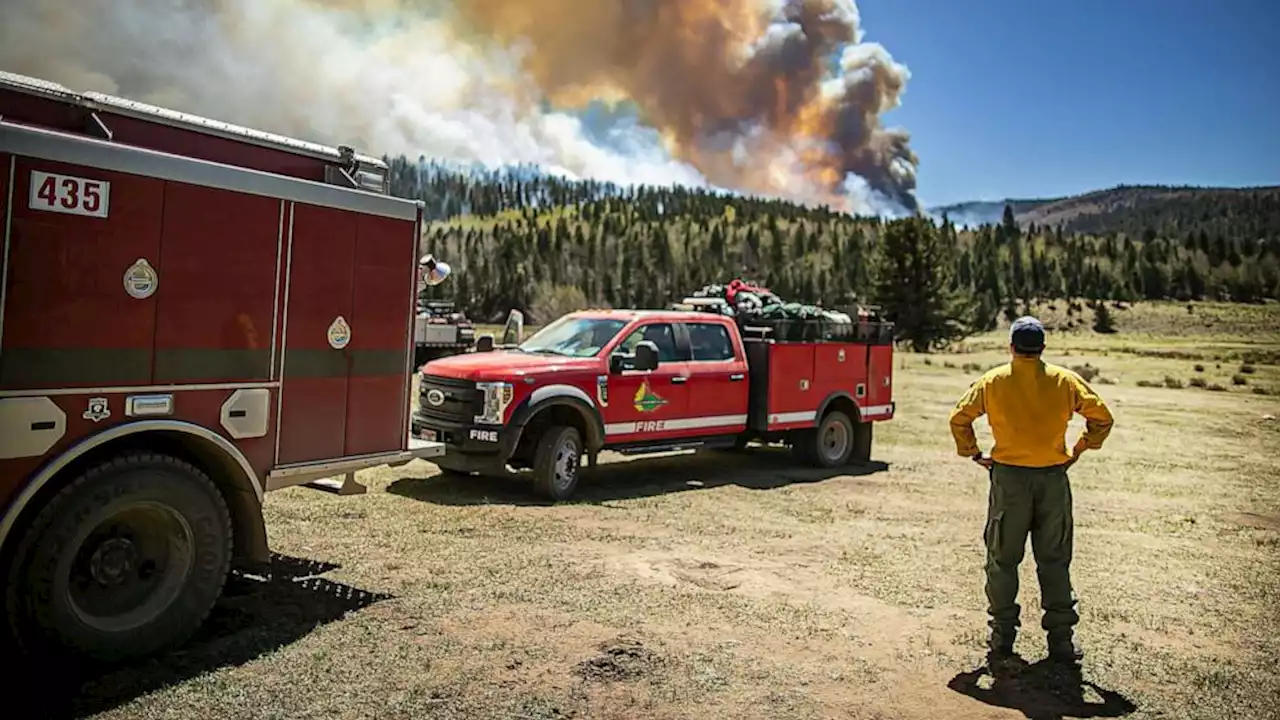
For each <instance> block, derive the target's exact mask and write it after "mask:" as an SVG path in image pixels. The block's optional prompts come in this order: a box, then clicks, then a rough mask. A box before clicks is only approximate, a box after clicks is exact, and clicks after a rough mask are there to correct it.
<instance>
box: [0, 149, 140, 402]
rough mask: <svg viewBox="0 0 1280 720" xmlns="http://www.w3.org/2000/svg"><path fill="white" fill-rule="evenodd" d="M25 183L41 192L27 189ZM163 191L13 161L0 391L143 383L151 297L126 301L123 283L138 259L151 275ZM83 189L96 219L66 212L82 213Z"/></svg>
mask: <svg viewBox="0 0 1280 720" xmlns="http://www.w3.org/2000/svg"><path fill="white" fill-rule="evenodd" d="M42 173H43V175H42ZM33 177H34V178H35V181H36V182H38V183H39V184H40V186H39V187H36V188H34V189H33V188H32V182H33ZM93 183H97V185H91V184H93ZM108 184H109V185H108ZM164 185H165V184H164V181H162V180H157V179H154V178H148V177H141V176H138V175H130V174H125V173H121V172H114V171H109V170H103V169H98V168H92V167H85V166H80V165H70V164H66V163H62V162H51V161H48V160H34V159H30V158H25V157H18V158H17V162H16V164H15V177H14V187H13V197H14V202H13V208H12V217H11V221H10V227H9V238H8V252H7V255H8V262H7V266H6V268H5V293H4V300H5V302H4V321H3V326H0V327H2V330H3V335H2V336H0V390H20V389H30V388H68V387H104V386H119V385H146V384H148V383H149V382H150V381H151V374H152V340H153V336H154V330H155V313H156V296H154V295H152V296H150V297H143V298H141V299H135V298H133V297H130V296H129V295H128V294H127V293H126V292H125V284H124V278H125V274H126V271H128V270H129V268H130V267H131V266H133V265H134V264H135V262H136V261H138V260H144V261H146V262H147V263H150V264H151V265H152V266H153V267H155V268H158V267H159V261H160V238H161V221H162V217H163V207H164ZM91 186H92V187H94V188H96V189H97V190H98V192H100V197H101V198H102V199H101V200H100V201H99V202H100V203H101V204H100V205H99V206H97V207H98V209H99V210H100V214H99V215H98V216H93V215H84V214H79V215H77V214H70V213H69V212H66V211H65V205H71V206H72V207H73V208H75V209H78V210H81V211H83V210H84V208H85V205H84V204H83V202H82V200H80V199H77V196H79V195H80V194H82V192H83V191H84V189H85V188H88V187H91ZM108 190H109V192H108ZM50 193H54V195H50ZM40 196H43V197H44V198H45V199H41V197H40ZM32 206H36V207H37V208H42V209H33V208H32ZM51 207H52V209H51ZM58 210H63V211H62V212H59V211H58Z"/></svg>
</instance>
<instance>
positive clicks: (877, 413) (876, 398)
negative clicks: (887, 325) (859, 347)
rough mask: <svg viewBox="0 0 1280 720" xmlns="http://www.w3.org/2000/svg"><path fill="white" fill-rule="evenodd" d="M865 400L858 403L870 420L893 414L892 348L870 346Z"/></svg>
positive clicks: (888, 346) (884, 417) (889, 346)
mask: <svg viewBox="0 0 1280 720" xmlns="http://www.w3.org/2000/svg"><path fill="white" fill-rule="evenodd" d="M867 374H868V381H867V399H866V401H865V403H864V402H860V403H859V405H861V406H862V407H863V413H864V414H865V415H866V417H868V418H872V419H876V418H879V419H887V418H888V417H890V416H891V415H892V414H893V405H892V403H893V346H892V345H872V346H871V362H870V365H869V368H868V373H867Z"/></svg>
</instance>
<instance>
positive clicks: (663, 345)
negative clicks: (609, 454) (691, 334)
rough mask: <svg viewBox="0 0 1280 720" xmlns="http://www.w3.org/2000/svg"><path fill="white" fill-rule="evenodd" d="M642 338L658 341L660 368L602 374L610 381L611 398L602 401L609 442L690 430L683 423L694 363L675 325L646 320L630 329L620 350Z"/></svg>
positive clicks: (641, 439)
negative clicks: (689, 360)
mask: <svg viewBox="0 0 1280 720" xmlns="http://www.w3.org/2000/svg"><path fill="white" fill-rule="evenodd" d="M641 340H650V341H652V342H653V343H654V344H655V345H657V346H658V367H657V368H655V369H653V370H623V371H622V372H620V373H609V374H608V375H607V376H601V379H600V380H598V382H604V383H607V391H606V393H605V394H604V396H605V397H606V398H607V399H608V403H607V404H605V403H601V410H602V413H603V415H604V423H605V426H604V429H605V442H606V443H607V444H609V445H619V444H632V443H646V444H647V443H650V442H657V441H662V440H668V439H670V438H673V437H679V436H681V435H683V434H684V431H683V430H682V429H681V428H680V424H681V421H683V420H684V419H685V416H686V414H687V410H688V406H689V384H688V380H689V368H688V363H687V362H686V360H685V358H686V355H685V354H684V353H682V352H681V349H680V346H679V345H678V344H677V343H676V332H675V327H674V326H673V325H672V324H671V323H667V322H654V323H646V324H644V325H642V326H640V327H638V328H636V329H635V330H633V331H632V332H630V333H629V334H628V335H627V337H626V338H624V339H623V341H622V342H621V343H620V344H619V345H618V346H617V350H615V352H618V351H622V352H627V351H630V350H631V349H632V348H634V347H635V345H636V343H639V342H640V341H641ZM597 394H598V395H599V393H597Z"/></svg>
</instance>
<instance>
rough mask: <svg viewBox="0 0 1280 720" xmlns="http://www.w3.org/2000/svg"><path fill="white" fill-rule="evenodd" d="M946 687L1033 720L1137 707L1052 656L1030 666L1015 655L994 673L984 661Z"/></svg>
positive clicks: (1119, 712)
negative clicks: (981, 665) (1054, 660)
mask: <svg viewBox="0 0 1280 720" xmlns="http://www.w3.org/2000/svg"><path fill="white" fill-rule="evenodd" d="M947 687H949V688H951V689H952V690H954V691H955V692H958V693H960V694H962V695H968V696H969V697H971V698H973V699H975V700H978V701H979V702H983V703H986V704H987V705H991V706H992V707H1002V708H1009V709H1011V710H1017V711H1018V712H1021V713H1022V714H1023V715H1024V716H1026V717H1027V718H1030V719H1031V720H1061V719H1062V718H1114V717H1122V716H1124V715H1128V714H1130V713H1132V712H1134V711H1135V710H1137V709H1138V707H1137V705H1135V704H1134V703H1133V701H1131V700H1129V698H1126V697H1125V696H1124V695H1121V694H1120V693H1118V692H1115V691H1114V690H1106V689H1104V688H1101V687H1099V686H1098V685H1097V684H1095V683H1093V682H1090V681H1088V680H1085V679H1084V676H1083V675H1082V674H1081V671H1080V668H1079V667H1078V666H1072V665H1064V664H1062V663H1055V662H1051V661H1049V660H1047V659H1046V660H1041V661H1040V662H1037V663H1035V664H1032V665H1028V664H1026V662H1025V661H1023V660H1022V659H1021V658H1015V659H1013V660H1012V661H1009V662H1006V663H1005V664H1003V665H1001V666H1000V667H998V669H997V670H995V671H994V672H993V671H992V670H991V669H990V668H989V667H988V666H985V665H984V666H983V667H980V668H978V669H977V670H972V671H970V672H962V673H959V674H958V675H956V676H955V677H954V678H952V679H951V682H949V683H947Z"/></svg>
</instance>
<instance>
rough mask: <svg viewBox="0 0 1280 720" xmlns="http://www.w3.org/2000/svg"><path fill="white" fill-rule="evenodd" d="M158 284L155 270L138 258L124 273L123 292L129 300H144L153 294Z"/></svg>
mask: <svg viewBox="0 0 1280 720" xmlns="http://www.w3.org/2000/svg"><path fill="white" fill-rule="evenodd" d="M159 284H160V278H159V276H158V275H156V270H155V268H153V267H151V263H149V262H147V261H146V260H145V259H143V258H138V259H137V260H136V261H134V263H133V264H132V265H130V266H129V269H128V270H125V271H124V291H125V292H127V293H129V297H131V298H135V299H137V300H146V299H147V298H149V297H151V296H152V295H154V294H155V292H156V286H157V285H159Z"/></svg>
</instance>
